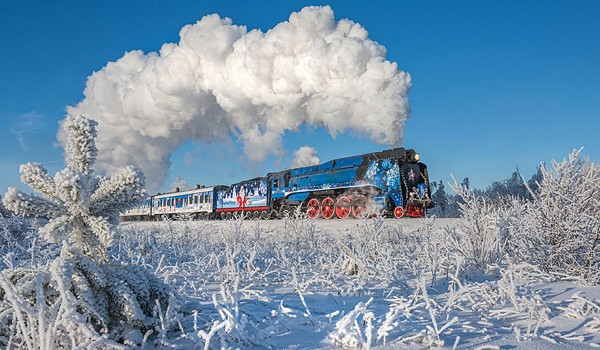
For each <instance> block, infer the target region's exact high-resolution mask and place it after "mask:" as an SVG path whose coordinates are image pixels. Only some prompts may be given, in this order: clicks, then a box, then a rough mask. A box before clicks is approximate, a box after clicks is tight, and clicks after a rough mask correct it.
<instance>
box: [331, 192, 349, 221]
mask: <svg viewBox="0 0 600 350" xmlns="http://www.w3.org/2000/svg"><path fill="white" fill-rule="evenodd" d="M335 214H336V215H337V217H338V218H340V219H345V218H347V217H348V215H350V199H348V197H346V196H341V197H339V198H338V200H337V204H336V207H335Z"/></svg>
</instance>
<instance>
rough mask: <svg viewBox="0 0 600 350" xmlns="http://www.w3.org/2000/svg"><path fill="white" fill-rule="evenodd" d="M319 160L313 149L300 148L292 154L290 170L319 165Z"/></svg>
mask: <svg viewBox="0 0 600 350" xmlns="http://www.w3.org/2000/svg"><path fill="white" fill-rule="evenodd" d="M320 163H321V159H319V157H317V150H316V149H314V148H313V147H309V146H302V147H300V148H298V149H297V150H296V152H294V160H293V161H292V168H296V167H303V166H309V165H316V164H320Z"/></svg>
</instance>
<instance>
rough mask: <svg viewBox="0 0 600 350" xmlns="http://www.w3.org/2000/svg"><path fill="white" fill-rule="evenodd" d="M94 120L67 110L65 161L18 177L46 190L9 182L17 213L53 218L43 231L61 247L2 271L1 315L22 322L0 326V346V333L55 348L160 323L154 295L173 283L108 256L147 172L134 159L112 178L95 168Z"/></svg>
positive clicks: (164, 298)
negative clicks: (43, 261) (27, 265)
mask: <svg viewBox="0 0 600 350" xmlns="http://www.w3.org/2000/svg"><path fill="white" fill-rule="evenodd" d="M96 125H97V124H96V122H95V121H93V120H89V119H87V118H85V117H83V116H69V117H67V119H66V120H65V122H64V124H63V125H62V126H63V128H64V132H65V135H66V147H65V153H66V161H65V163H66V167H65V169H63V170H62V171H60V172H58V173H57V174H56V175H55V176H54V178H52V177H51V176H49V175H48V172H47V171H46V169H44V167H43V166H42V165H41V164H38V163H27V164H24V165H22V166H21V168H20V172H21V180H22V181H23V182H24V183H25V184H27V185H29V186H30V187H31V188H32V189H33V190H35V191H37V192H39V193H41V194H42V195H43V196H42V197H40V196H36V195H30V194H26V193H23V192H21V191H19V190H17V189H15V188H9V190H8V192H7V193H6V195H5V196H4V197H3V203H4V205H5V206H6V207H7V208H8V209H10V210H12V211H13V212H14V213H16V214H18V215H24V216H30V217H44V218H46V219H48V220H49V221H48V223H47V224H46V225H45V226H43V227H42V228H40V229H39V232H40V234H41V236H42V237H43V238H45V239H46V240H48V241H50V242H57V243H62V249H61V252H60V255H59V256H58V257H57V258H56V259H55V260H54V261H52V262H50V263H49V264H48V266H46V267H42V268H40V269H37V270H32V269H29V270H24V269H21V270H18V269H12V270H11V269H7V270H5V271H1V272H0V315H4V317H14V318H15V319H19V320H23V321H22V322H19V324H18V327H8V328H3V327H0V347H1V345H2V341H1V339H13V341H18V342H21V343H22V344H38V343H39V344H41V343H48V342H50V343H53V347H52V348H74V347H75V346H80V347H82V348H85V346H82V344H86V343H89V344H92V343H93V344H99V343H98V342H100V343H103V342H104V343H105V344H104V345H107V344H106V342H110V341H118V342H125V343H128V342H127V340H126V339H123V338H122V336H121V334H123V333H124V332H127V333H128V334H131V329H134V330H136V332H137V336H136V337H137V338H140V335H142V334H143V332H146V331H147V330H148V329H151V328H152V327H153V325H154V324H155V323H156V318H155V317H154V315H155V310H154V309H155V306H156V305H157V303H158V304H160V305H162V306H161V307H165V306H166V304H167V303H168V302H169V297H170V295H171V293H170V288H169V287H168V286H167V285H166V284H164V282H162V281H161V280H159V279H158V278H157V277H155V276H154V275H153V274H152V273H151V272H149V271H147V270H146V269H145V268H144V267H141V266H137V265H132V264H128V263H125V262H120V261H111V259H110V251H109V248H110V247H111V245H112V244H113V240H114V237H115V230H116V225H117V224H118V223H119V214H120V213H121V212H123V211H124V210H126V209H129V208H131V207H133V206H135V205H138V204H139V203H141V202H142V201H143V200H144V198H145V195H146V193H145V191H144V189H143V187H144V178H143V174H142V173H141V172H140V171H139V170H137V169H135V168H133V167H127V168H125V169H124V170H123V171H122V172H120V173H119V174H117V175H115V176H113V177H110V178H109V177H100V176H94V170H93V165H94V163H95V161H96V157H97V154H98V151H97V149H96V144H95V138H96ZM23 300H26V301H28V305H25V304H23V302H22V301H23ZM63 309H64V310H66V311H64V312H59V313H57V312H56V310H63ZM7 315H9V316H7ZM10 315H12V316H10ZM1 323H2V322H1V320H0V324H1ZM57 329H58V330H59V331H60V332H58V333H54V332H55V331H56V330H57ZM6 333H9V334H6ZM102 334H104V335H102ZM49 337H50V338H49ZM103 339H104V340H106V342H105V341H104V340H103ZM128 344H130V343H128Z"/></svg>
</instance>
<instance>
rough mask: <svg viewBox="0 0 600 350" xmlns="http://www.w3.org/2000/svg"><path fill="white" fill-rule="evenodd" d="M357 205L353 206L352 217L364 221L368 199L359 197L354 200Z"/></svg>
mask: <svg viewBox="0 0 600 350" xmlns="http://www.w3.org/2000/svg"><path fill="white" fill-rule="evenodd" d="M354 203H355V205H353V206H352V216H354V217H355V218H357V219H362V218H363V217H364V216H365V214H366V211H367V197H365V196H358V197H356V198H355V199H354Z"/></svg>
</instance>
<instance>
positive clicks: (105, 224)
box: [3, 116, 145, 261]
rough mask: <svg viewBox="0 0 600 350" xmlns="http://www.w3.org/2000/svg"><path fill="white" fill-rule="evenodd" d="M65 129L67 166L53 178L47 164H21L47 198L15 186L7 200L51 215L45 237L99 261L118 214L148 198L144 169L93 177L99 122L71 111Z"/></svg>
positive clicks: (29, 212) (22, 211) (16, 207)
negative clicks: (97, 124) (72, 247)
mask: <svg viewBox="0 0 600 350" xmlns="http://www.w3.org/2000/svg"><path fill="white" fill-rule="evenodd" d="M63 128H64V131H65V133H66V137H67V144H66V149H65V151H66V165H67V166H66V167H65V168H64V169H63V170H62V171H60V172H58V173H57V174H56V175H55V176H54V178H53V177H51V176H50V175H49V174H48V171H47V170H46V169H45V168H44V166H43V165H42V164H39V163H27V164H23V165H21V167H20V169H19V170H20V173H21V181H23V183H25V184H27V185H29V186H30V187H31V188H32V189H33V190H35V191H37V192H39V193H40V194H42V197H40V196H36V195H30V194H26V193H23V192H21V191H19V190H17V189H16V188H14V187H11V188H9V189H8V192H6V195H5V196H4V198H3V203H4V205H5V206H6V207H7V208H8V209H10V210H12V211H13V212H15V213H16V214H18V215H24V216H33V217H45V218H47V219H49V222H48V224H46V225H45V226H44V227H42V228H41V229H40V233H41V235H42V236H43V237H44V238H45V239H46V240H48V241H50V242H60V241H64V243H65V244H67V245H70V246H74V247H76V248H78V249H80V250H81V251H82V252H83V253H84V254H86V255H87V256H89V257H91V258H93V259H95V260H97V261H106V260H107V252H106V250H107V248H108V247H110V246H111V245H112V243H113V238H114V234H113V233H114V229H113V226H114V225H116V224H118V223H119V220H120V219H119V213H121V212H122V211H124V210H126V209H128V208H131V207H133V206H135V205H137V204H139V203H141V202H142V201H143V199H144V197H145V191H144V178H143V174H142V173H141V172H140V171H139V170H137V169H135V168H134V167H131V166H130V167H127V168H125V169H124V170H123V171H122V172H120V173H119V174H117V175H115V176H113V177H111V178H108V177H99V176H94V170H93V165H94V163H95V161H96V157H97V155H98V150H97V149H96V143H95V138H96V122H95V121H93V120H89V119H87V118H85V117H83V116H76V117H71V116H70V117H68V118H67V119H66V120H65V122H64V124H63Z"/></svg>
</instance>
